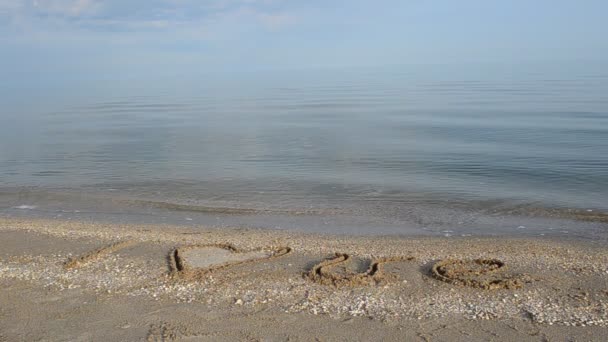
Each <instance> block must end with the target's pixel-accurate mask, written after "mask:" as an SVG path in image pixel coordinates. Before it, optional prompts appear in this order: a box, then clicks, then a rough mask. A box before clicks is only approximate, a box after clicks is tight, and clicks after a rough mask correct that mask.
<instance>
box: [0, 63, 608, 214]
mask: <svg viewBox="0 0 608 342" xmlns="http://www.w3.org/2000/svg"><path fill="white" fill-rule="evenodd" d="M12 93H13V94H14V93H15V92H12ZM607 94H608V75H605V74H601V73H598V72H597V71H596V72H594V70H578V71H572V70H564V69H550V68H549V69H547V70H543V69H533V70H532V69H530V68H523V67H522V68H521V69H515V70H500V69H484V70H476V69H474V68H473V69H467V70H461V69H457V68H447V67H445V68H444V69H439V70H436V69H428V70H406V69H403V70H372V69H365V70H333V71H332V70H324V71H315V72H274V73H267V74H262V73H257V74H246V75H239V76H235V75H224V76H218V75H210V76H208V77H191V78H188V79H168V80H162V81H158V82H154V83H152V82H143V81H141V82H137V81H122V82H107V81H103V82H91V83H86V84H81V85H78V86H75V85H71V86H65V85H63V86H62V87H58V88H53V89H51V88H49V89H32V90H31V92H29V93H28V92H26V91H25V90H24V91H21V92H19V96H20V97H21V98H10V99H9V98H6V99H4V100H5V101H3V102H4V103H7V104H6V105H5V106H4V108H3V113H2V115H1V116H0V123H1V124H0V174H1V175H2V177H1V178H0V186H2V187H4V188H15V187H21V186H38V187H42V188H55V189H57V188H66V189H89V190H91V191H94V190H95V191H106V190H108V189H116V190H117V191H119V192H121V193H123V194H129V195H131V196H134V197H141V198H148V199H149V198H154V199H159V200H162V201H166V202H171V201H174V202H181V203H184V202H186V203H198V204H204V205H211V206H213V205H214V204H217V205H220V206H222V205H226V206H228V207H256V208H265V207H289V208H309V207H326V208H333V207H348V206H359V208H363V207H366V206H379V205H392V204H395V203H396V204H399V203H406V204H409V205H411V204H416V203H425V202H431V203H435V204H437V203H444V202H446V203H447V202H450V203H454V202H457V203H492V201H512V202H513V203H519V204H521V203H533V204H534V206H535V207H536V208H540V207H547V208H548V207H554V206H561V207H573V208H579V209H584V210H586V209H588V208H593V209H599V210H606V209H608V153H606V151H608V96H607ZM0 96H1V95H0ZM19 96H18V97H19ZM24 98H27V100H24Z"/></svg>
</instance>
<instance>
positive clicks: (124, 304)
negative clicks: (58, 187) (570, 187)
mask: <svg viewBox="0 0 608 342" xmlns="http://www.w3.org/2000/svg"><path fill="white" fill-rule="evenodd" d="M0 237H1V239H0V284H2V286H3V288H6V291H3V294H2V295H1V296H0V307H1V308H2V309H0V318H1V319H0V337H4V338H5V339H8V340H14V339H17V340H20V339H32V338H34V337H37V338H50V337H51V336H58V335H54V334H63V335H62V336H64V338H65V339H76V337H78V336H80V337H82V336H85V335H86V336H89V337H91V339H99V338H100V337H101V336H104V334H108V335H107V336H109V340H120V339H123V340H124V339H127V340H132V339H142V338H148V339H149V340H154V339H153V338H156V337H158V336H161V337H162V335H163V334H165V333H166V334H168V336H173V337H175V339H176V340H179V339H180V338H184V339H185V338H194V337H200V338H202V339H203V340H204V337H205V336H206V338H208V339H210V340H213V338H211V337H212V336H216V337H217V336H232V337H234V338H236V339H244V337H245V336H250V337H253V338H254V339H255V338H260V339H261V338H264V337H268V336H274V339H276V340H285V338H284V337H286V336H290V337H292V338H293V339H296V340H298V339H301V340H309V339H314V338H315V337H321V338H323V336H317V333H318V332H319V331H320V332H322V331H324V330H323V329H326V330H327V331H325V333H324V334H325V337H324V338H326V339H328V338H329V339H332V338H336V339H338V338H348V337H349V336H350V337H352V338H360V336H369V335H365V334H367V333H369V331H367V330H371V331H376V332H378V331H383V334H385V335H383V336H384V337H385V338H386V339H388V340H395V339H398V338H399V337H401V336H411V337H412V338H413V339H418V340H425V338H426V339H428V340H450V339H451V338H450V337H454V336H459V338H460V339H466V338H467V337H469V339H470V338H473V339H486V338H488V331H489V332H491V333H493V334H496V336H498V338H496V336H495V337H494V339H498V340H501V339H506V338H507V337H508V336H509V334H511V333H512V334H516V335H517V334H519V335H518V336H519V337H520V339H523V338H525V339H536V338H538V339H540V337H542V336H547V337H548V338H549V339H551V338H550V337H551V336H572V337H574V338H585V339H591V340H602V339H606V338H608V250H607V249H606V248H605V245H604V244H601V243H592V242H588V241H581V240H556V239H553V238H550V239H543V238H540V237H538V238H525V237H521V238H492V237H451V238H445V237H416V238H414V237H407V236H404V237H395V236H345V235H327V234H324V235H322V234H312V233H300V232H293V231H276V230H259V229H239V228H233V229H207V228H205V227H197V228H192V227H183V226H181V227H176V226H167V225H133V224H129V225H128V224H120V225H115V224H100V223H92V222H74V221H67V220H39V219H19V218H18V219H7V218H0ZM188 246H194V248H195V249H196V248H198V249H200V250H199V251H198V252H200V253H202V254H201V255H205V256H206V257H207V258H208V257H209V256H211V257H213V258H216V259H217V258H219V260H224V259H221V258H228V259H226V260H230V258H231V257H233V255H232V254H233V253H232V252H235V253H244V254H241V256H243V257H242V259H243V260H245V259H246V258H245V256H246V255H247V254H246V253H253V251H259V252H256V253H258V254H256V255H255V256H251V258H253V259H251V260H248V259H247V260H245V261H246V262H242V263H241V262H239V263H230V262H228V264H226V265H224V266H223V267H221V268H219V269H205V267H206V266H201V265H200V264H197V262H199V263H200V262H201V261H200V260H203V259H195V257H194V256H190V258H191V259H189V260H187V261H188V262H190V263H191V266H192V265H193V266H194V267H200V271H201V272H199V273H197V277H194V278H190V277H182V276H180V274H179V273H176V271H175V270H172V269H171V263H170V256H171V255H172V254H171V253H173V251H176V250H177V249H179V248H185V247H188ZM226 246H230V248H233V250H231V251H232V252H227V250H226V249H225V248H226ZM284 247H287V248H289V252H288V253H284V255H283V254H281V255H278V256H277V257H273V258H266V256H272V255H273V254H272V253H273V251H274V250H276V249H278V248H284ZM250 251H251V252H250ZM205 253H206V254H205ZM260 253H262V254H260ZM264 253H266V254H264ZM336 253H342V254H343V255H347V256H348V258H346V259H348V261H345V260H341V261H339V262H336V265H335V266H332V265H327V264H323V263H324V262H325V263H327V262H328V261H331V260H332V258H333V257H334V256H335V255H336ZM256 258H257V259H256ZM474 259H484V260H498V261H500V263H504V265H505V267H504V269H502V268H501V269H499V270H498V271H496V272H495V273H492V274H490V275H489V278H488V275H487V274H482V273H483V272H485V271H483V270H482V271H483V272H482V273H480V275H481V278H479V279H477V278H475V279H464V280H466V281H464V280H463V279H460V278H458V274H457V273H454V274H456V278H454V279H452V280H455V281H451V282H446V281H441V280H440V279H438V277H436V276H433V274H432V269H433V266H434V265H436V264H437V263H438V262H440V261H445V260H459V261H468V260H474ZM69 260H77V262H73V263H72V266H73V267H69V268H66V267H65V265H66V264H67V263H69ZM197 260H199V261H197ZM204 260H206V259H204ZM204 260H203V261H202V262H203V263H204V262H206V261H204ZM377 260H390V261H391V262H387V263H384V264H383V265H382V266H381V268H382V269H381V272H382V274H381V276H377V274H374V273H369V272H371V271H369V270H371V269H372V266H373V263H374V262H375V261H377ZM224 261H225V260H224ZM319 265H321V266H319ZM320 267H326V268H325V269H324V271H323V272H324V274H326V275H328V276H329V277H330V278H332V279H346V281H340V282H338V283H336V282H335V281H334V282H332V281H330V282H328V281H315V279H314V278H315V277H310V276H309V275H310V272H311V271H313V270H315V269H316V270H318V269H319V268H320ZM368 268H369V270H368ZM366 270H367V271H366ZM454 271H458V270H457V269H454V270H451V272H454ZM323 272H321V273H323ZM492 272H494V270H492ZM321 273H320V274H321ZM446 274H448V273H446ZM448 275H450V274H448ZM461 276H462V274H461ZM466 277H469V275H466ZM483 277H486V278H483ZM330 278H327V279H330ZM353 279H355V280H356V279H358V280H357V281H353ZM501 279H510V280H513V279H515V280H516V284H518V286H513V287H512V288H509V287H506V288H496V289H484V288H483V286H482V287H475V286H467V284H469V285H470V284H483V283H482V282H481V280H483V281H486V280H488V281H490V283H492V284H495V283H497V282H496V281H501ZM359 280H362V281H359ZM461 280H463V281H461ZM463 284H464V285H463ZM510 284H515V283H512V282H511V283H510ZM488 288H492V287H491V286H490V287H488ZM48 298H55V299H53V300H52V303H51V302H49V301H48V300H49V299H48ZM41 303H43V304H41ZM110 304H111V305H110ZM110 308H115V309H116V314H115V315H114V316H112V317H106V319H105V320H104V322H105V323H100V324H97V323H94V322H95V320H96V319H100V315H101V316H103V315H105V312H106V311H105V310H109V309H110ZM151 312H152V313H151ZM153 312H155V313H153ZM159 312H160V313H159ZM57 315H59V316H61V317H64V318H63V319H66V320H67V322H71V323H73V324H72V325H73V326H72V328H69V329H66V330H65V331H64V332H62V331H61V330H60V329H59V327H58V326H56V325H55V323H53V319H56V318H57V317H55V316H57ZM26 317H30V318H28V319H29V320H30V321H31V320H34V321H35V322H36V325H37V328H32V323H30V324H29V326H30V328H29V330H28V331H24V330H23V320H25V319H26ZM53 317H55V318H53ZM230 320H237V321H238V322H242V323H243V327H244V328H242V329H236V328H235V327H234V324H231V323H230ZM294 320H295V321H294ZM282 321H285V322H291V323H290V325H291V326H292V328H286V327H284V326H283V325H282V324H281V323H279V322H282ZM75 322H80V323H79V324H76V323H75ZM125 322H127V323H125ZM209 322H213V324H201V323H209ZM348 322H350V323H348ZM352 322H357V324H351V323H352ZM336 325H337V326H338V328H336V327H335V326H336ZM20 327H21V328H20ZM84 327H93V328H91V329H85V328H84ZM122 327H126V328H122ZM247 327H248V328H247ZM255 327H264V328H263V329H261V328H255ZM311 327H319V329H320V330H319V331H317V330H314V329H313V330H310V328H311ZM455 327H460V328H455ZM464 327H466V328H464ZM260 329H261V330H260ZM290 329H291V330H290ZM362 329H367V330H366V331H363V330H362ZM26 333H27V334H29V335H23V334H26ZM464 333H466V334H469V335H466V334H464ZM532 333H535V334H536V335H534V334H532ZM87 334H88V335H87ZM91 334H92V335H91ZM235 334H236V335H235ZM353 334H354V335H353ZM408 334H409V335H408ZM454 334H456V335H454ZM564 334H565V335H564ZM358 336H359V337H358ZM501 336H502V337H501ZM533 336H535V337H533ZM330 337H331V338H330ZM150 338H152V339H150ZM370 339H374V338H371V337H370ZM457 339H458V338H457ZM0 340H2V339H1V338H0ZM157 340H160V339H157ZM169 340H170V339H169Z"/></svg>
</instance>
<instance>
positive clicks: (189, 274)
mask: <svg viewBox="0 0 608 342" xmlns="http://www.w3.org/2000/svg"><path fill="white" fill-rule="evenodd" d="M291 251H292V250H291V248H290V247H279V248H259V249H254V250H250V251H242V250H239V249H238V248H236V247H234V246H233V245H230V244H215V245H188V246H183V247H178V248H175V249H174V250H173V251H172V252H171V254H170V255H169V257H170V261H171V270H170V271H171V274H172V275H173V276H174V277H176V278H177V279H182V280H196V279H200V278H201V277H204V276H205V275H206V274H207V273H209V272H212V271H214V270H218V269H222V268H226V267H229V266H235V265H240V264H245V263H252V262H262V261H265V260H270V259H274V258H278V257H281V256H284V255H287V254H289V253H291Z"/></svg>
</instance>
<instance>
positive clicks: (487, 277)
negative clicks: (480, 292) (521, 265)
mask: <svg viewBox="0 0 608 342" xmlns="http://www.w3.org/2000/svg"><path fill="white" fill-rule="evenodd" d="M431 274H432V275H433V277H435V278H437V279H439V280H441V281H444V282H446V283H450V284H455V285H464V286H469V287H476V288H481V289H486V290H493V289H520V288H522V287H523V286H524V283H526V282H528V281H529V277H527V276H525V275H521V274H511V273H507V270H506V268H505V263H504V262H502V261H500V260H498V259H473V260H455V259H445V260H440V261H438V262H436V263H435V264H434V265H433V268H432V269H431Z"/></svg>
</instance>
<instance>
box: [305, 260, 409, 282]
mask: <svg viewBox="0 0 608 342" xmlns="http://www.w3.org/2000/svg"><path fill="white" fill-rule="evenodd" d="M352 259H353V258H352V257H351V256H350V255H349V254H345V253H336V255H335V256H334V257H332V258H329V259H327V260H324V261H322V262H320V263H318V264H317V265H315V266H314V267H313V268H312V269H311V270H310V272H308V273H306V274H305V276H306V277H308V279H310V280H312V281H313V282H316V283H319V284H323V285H331V286H336V287H341V286H361V285H376V284H380V283H383V282H386V281H388V280H389V279H390V278H392V277H391V275H388V274H386V273H385V272H384V269H383V266H384V264H386V263H389V262H396V261H411V260H414V258H413V257H392V258H382V259H377V260H371V261H370V263H369V267H368V268H367V270H365V271H364V272H356V270H352V269H349V268H352V265H348V264H349V263H350V264H352V263H353V262H352ZM349 266H351V267H349Z"/></svg>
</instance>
